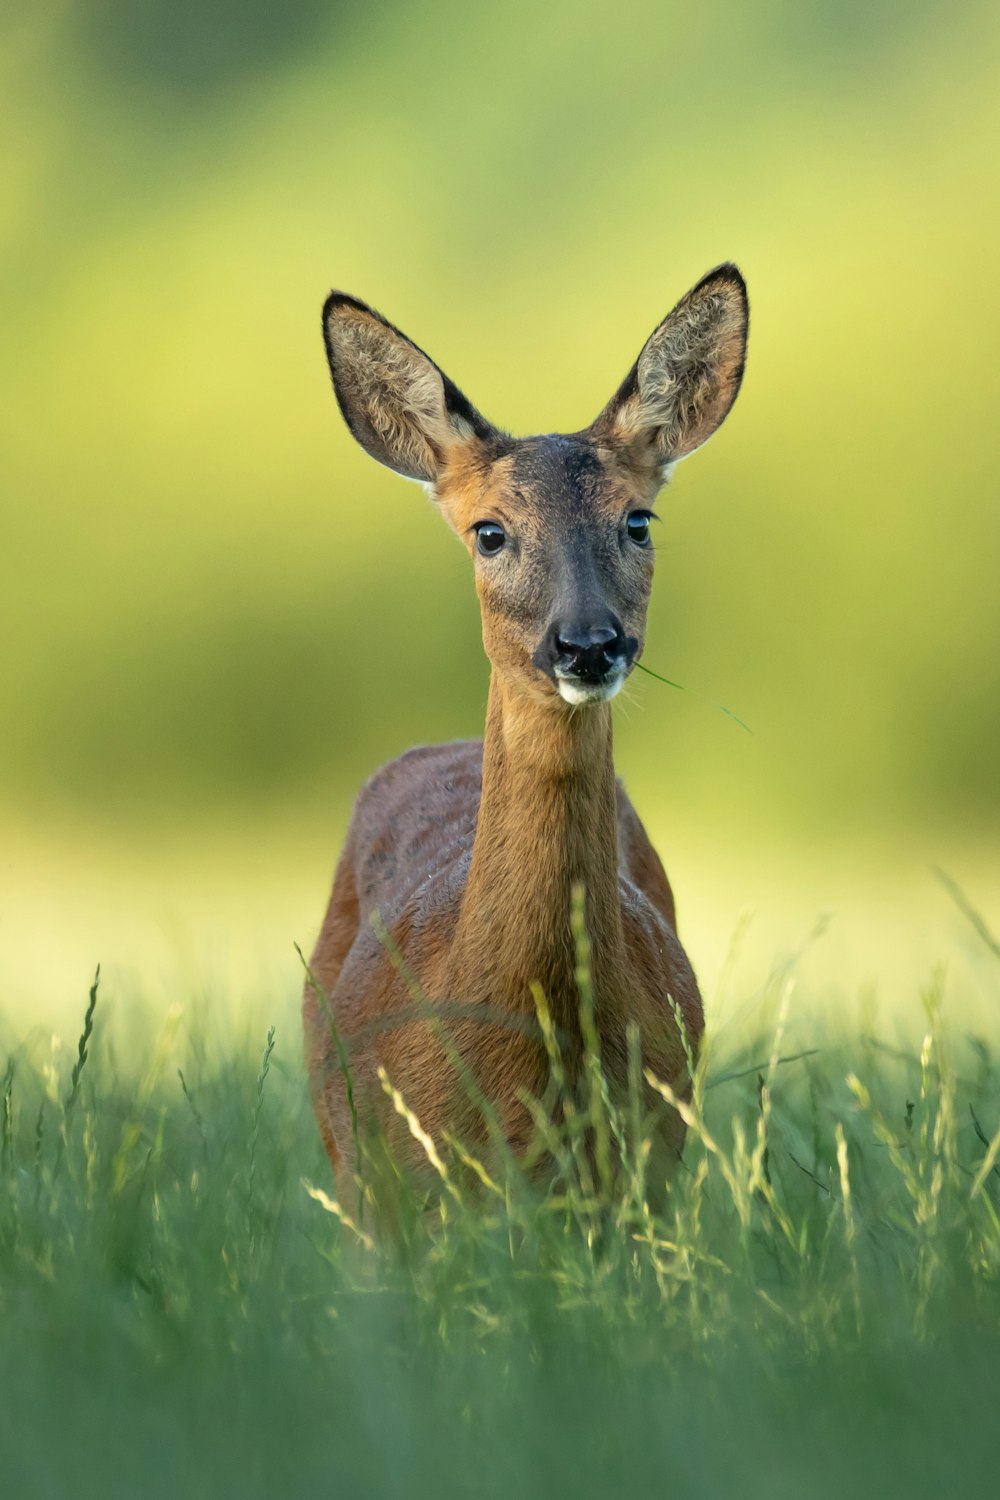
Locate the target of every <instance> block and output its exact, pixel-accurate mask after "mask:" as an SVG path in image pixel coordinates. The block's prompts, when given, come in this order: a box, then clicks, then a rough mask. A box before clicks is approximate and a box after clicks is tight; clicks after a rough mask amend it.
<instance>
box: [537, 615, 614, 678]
mask: <svg viewBox="0 0 1000 1500" xmlns="http://www.w3.org/2000/svg"><path fill="white" fill-rule="evenodd" d="M552 636H553V640H552V647H553V650H552V655H553V666H554V667H555V668H556V669H557V670H558V671H559V672H562V673H564V674H565V675H566V676H569V677H578V678H580V679H581V681H583V682H600V681H601V680H602V678H604V677H607V675H608V673H609V672H612V671H613V670H614V669H615V668H616V667H618V666H620V664H621V662H622V661H623V659H624V657H625V655H626V643H625V633H624V631H623V630H622V629H621V627H620V626H619V625H618V624H617V623H616V624H615V625H590V626H581V625H565V624H562V625H556V626H554V627H553V631H552Z"/></svg>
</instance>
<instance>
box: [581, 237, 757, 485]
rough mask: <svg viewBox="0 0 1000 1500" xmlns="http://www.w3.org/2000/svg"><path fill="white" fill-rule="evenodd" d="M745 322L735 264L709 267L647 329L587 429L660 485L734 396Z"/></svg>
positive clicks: (704, 438) (739, 376) (742, 285)
mask: <svg viewBox="0 0 1000 1500" xmlns="http://www.w3.org/2000/svg"><path fill="white" fill-rule="evenodd" d="M748 322H749V308H748V305H747V291H746V284H745V282H744V280H743V277H742V276H741V275H740V273H739V271H738V270H737V269H736V267H735V266H734V265H723V266H718V267H717V268H716V270H714V271H709V273H708V275H707V276H704V277H703V278H702V280H701V281H699V283H698V285H697V286H696V287H693V288H692V289H691V291H690V292H688V293H687V295H686V296H685V297H682V298H681V300H680V301H679V302H678V304H677V306H676V307H675V308H674V309H673V311H672V312H670V313H668V314H667V316H666V317H665V318H664V320H663V322H662V323H661V324H660V325H659V327H658V328H655V329H654V330H653V332H652V333H651V334H650V336H649V338H648V339H647V340H646V343H645V344H644V345H643V348H642V352H641V353H640V355H639V358H638V359H637V360H636V362H635V364H634V365H633V366H632V368H631V370H630V371H629V373H628V375H626V377H625V379H624V380H623V381H622V384H621V385H620V387H619V388H618V390H617V391H616V393H615V395H614V396H612V398H611V400H610V401H609V402H608V404H607V406H606V407H605V408H604V410H603V411H602V412H601V415H600V416H599V417H598V418H597V420H596V422H594V423H593V425H592V426H591V427H590V428H589V429H588V431H589V432H590V434H591V435H592V436H593V437H594V438H595V439H596V440H597V441H599V442H601V443H603V444H608V445H610V446H611V447H613V448H615V449H617V450H618V451H619V453H620V455H621V457H622V459H623V460H624V461H625V462H626V463H627V464H631V465H633V466H635V467H638V468H642V469H644V470H649V469H652V470H653V471H654V474H655V477H656V478H657V479H658V480H659V481H660V482H661V483H662V482H663V481H664V480H665V479H666V478H667V475H668V474H669V472H670V469H671V468H672V466H673V465H674V464H675V463H677V462H678V461H679V460H680V459H682V458H687V456H688V454H689V453H693V452H694V450H695V449H696V448H700V447H701V445H702V443H704V442H707V440H708V439H709V438H710V437H711V436H712V433H713V432H714V431H715V429H716V428H717V427H718V426H719V424H720V423H721V422H722V420H723V419H724V417H725V416H726V414H727V413H728V411H729V409H730V407H731V406H732V404H733V402H734V401H735V400H736V396H737V393H738V391H739V388H740V382H741V380H742V379H743V366H744V362H745V360H746V346H747V327H748Z"/></svg>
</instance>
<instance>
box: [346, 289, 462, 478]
mask: <svg viewBox="0 0 1000 1500" xmlns="http://www.w3.org/2000/svg"><path fill="white" fill-rule="evenodd" d="M323 336H324V340H325V343H326V352H327V358H328V359H329V362H330V373H331V375H332V377H333V388H334V392H335V393H336V397H337V402H338V404H339V406H340V410H341V412H342V413H343V416H344V420H345V422H346V423H347V425H348V427H349V428H350V430H351V432H352V433H353V435H354V437H355V438H356V439H357V441H358V442H359V443H360V444H361V446H362V447H363V448H364V449H365V451H366V452H367V453H369V454H370V455H371V456H372V458H375V459H377V460H378V461H379V463H382V464H385V465H387V467H388V468H390V469H394V470H395V471H396V472H397V473H398V474H403V475H405V477H406V478H408V479H417V480H420V481H421V482H423V483H433V482H434V481H435V479H436V478H437V477H438V475H439V473H440V471H441V468H442V466H443V464H444V462H445V460H446V457H447V455H448V452H449V450H450V449H451V448H452V447H453V446H454V445H455V444H456V443H461V442H466V441H468V440H469V439H470V438H472V437H473V436H480V437H481V436H485V435H486V434H487V433H489V432H490V431H491V429H490V425H489V423H488V422H486V421H485V420H484V418H482V417H481V416H480V415H479V413H478V412H477V411H476V409H475V407H473V405H472V404H471V402H469V401H468V400H466V398H465V397H464V396H463V395H462V393H461V391H460V390H459V389H458V387H457V386H456V385H454V384H453V383H452V382H451V381H450V380H449V379H448V377H447V376H446V375H445V374H444V372H443V371H442V370H440V369H439V368H438V366H437V365H436V364H435V363H434V361H433V360H432V359H431V358H430V356H429V355H427V354H425V353H424V351H423V350H422V349H420V348H419V347H418V346H417V345H416V344H414V343H413V341H412V340H411V339H408V338H407V337H406V335H405V334H404V333H402V332H401V331H400V330H399V329H398V328H396V327H395V326H394V325H393V324H392V323H390V322H388V320H387V319H385V318H383V317H382V316H381V314H380V313H377V312H375V310H374V309H373V308H371V307H369V306H368V305H367V304H366V303H364V302H359V301H358V300H357V299H356V298H354V297H349V296H347V295H346V294H345V293H343V292H331V294H330V296H329V297H328V298H327V300H326V303H325V305H324V308H323Z"/></svg>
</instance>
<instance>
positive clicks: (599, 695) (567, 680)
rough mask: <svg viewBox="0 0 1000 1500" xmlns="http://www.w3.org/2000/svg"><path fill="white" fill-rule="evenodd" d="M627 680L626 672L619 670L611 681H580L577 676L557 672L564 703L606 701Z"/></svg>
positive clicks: (557, 680)
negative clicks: (564, 675)
mask: <svg viewBox="0 0 1000 1500" xmlns="http://www.w3.org/2000/svg"><path fill="white" fill-rule="evenodd" d="M624 681H625V673H624V672H618V673H616V675H615V676H614V677H612V678H611V680H610V681H609V682H600V683H596V682H580V681H578V680H577V679H576V678H575V677H563V676H561V674H560V673H558V672H557V673H556V682H557V684H558V687H559V696H560V698H562V700H563V702H564V703H572V704H573V705H574V706H576V705H577V704H580V703H605V702H606V701H607V700H608V699H609V698H613V697H614V696H615V694H616V693H617V691H618V689H619V688H620V687H621V685H622V683H623V682H624Z"/></svg>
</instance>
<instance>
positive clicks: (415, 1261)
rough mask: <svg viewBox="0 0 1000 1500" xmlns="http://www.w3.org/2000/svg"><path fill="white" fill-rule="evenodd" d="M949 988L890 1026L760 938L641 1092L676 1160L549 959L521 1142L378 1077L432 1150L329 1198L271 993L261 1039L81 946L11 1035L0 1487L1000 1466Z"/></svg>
mask: <svg viewBox="0 0 1000 1500" xmlns="http://www.w3.org/2000/svg"><path fill="white" fill-rule="evenodd" d="M969 915H970V917H971V918H972V921H973V922H974V923H975V924H976V926H977V927H978V932H977V933H971V931H970V935H971V936H972V937H973V938H974V940H975V941H976V942H977V943H978V944H979V947H980V950H981V955H982V968H981V973H982V983H983V985H984V986H985V987H987V988H990V987H994V986H995V984H996V979H997V975H996V965H997V964H998V963H1000V949H998V947H997V944H996V941H995V940H994V939H993V937H992V935H991V933H990V931H989V929H988V927H987V926H986V924H985V923H984V922H983V921H982V919H981V918H978V917H977V916H976V914H975V913H971V912H970V913H969ZM578 942H579V957H580V970H579V978H580V994H581V1023H582V1028H583V1035H584V1037H585V1038H586V1037H587V1036H590V1035H593V1033H592V1031H591V1029H590V1027H589V1025H588V1018H589V1016H590V1015H592V1009H591V1007H592V1006H593V1004H594V1003H595V1002H594V997H593V995H592V994H591V992H590V986H589V980H588V974H587V963H586V958H587V953H586V935H585V933H583V932H582V931H578ZM961 998H962V997H960V996H954V995H950V994H949V981H948V979H947V976H946V974H945V973H944V971H942V972H941V973H939V974H936V975H934V976H931V977H930V978H929V981H928V985H927V987H926V990H925V992H924V993H923V994H922V995H920V996H914V1010H915V1012H916V1013H917V1014H918V1015H919V1016H920V1018H921V1026H922V1031H923V1039H922V1041H921V1042H919V1043H918V1044H915V1045H913V1046H909V1045H906V1044H902V1045H897V1044H896V1043H894V1042H892V1041H891V1040H889V1039H887V1038H886V1036H884V1035H880V1034H879V1033H878V1028H877V1027H876V1026H875V1025H874V1024H872V1025H866V1024H864V1023H862V1022H855V1021H853V1020H852V1021H851V1023H850V1025H848V1024H847V1023H846V1022H845V1024H844V1025H843V1027H841V1028H840V1030H839V1031H838V1029H837V1027H836V1026H832V1025H831V1024H830V1023H824V1024H823V1025H822V1026H821V1025H820V1023H819V1022H815V1023H814V1022H812V1021H811V1020H810V1019H809V1007H808V996H803V995H800V994H798V993H797V991H796V974H795V964H794V962H789V963H786V964H783V965H781V966H779V967H778V968H776V970H775V972H774V974H773V975H772V977H771V980H770V981H769V983H768V985H767V992H766V993H765V994H763V995H761V996H758V997H757V1003H756V1004H755V1005H754V1006H753V1007H752V1008H751V1017H752V1019H751V1020H750V1021H749V1022H747V1023H746V1024H744V1026H743V1028H742V1030H741V1031H740V1033H739V1036H738V1037H736V1038H733V1037H732V1036H730V1035H728V1033H727V1035H726V1037H725V1038H723V1039H720V1038H719V1037H717V1036H714V1035H713V1033H712V1031H711V1029H710V1030H709V1033H708V1035H707V1038H706V1043H705V1046H704V1048H703V1050H702V1053H701V1056H700V1058H699V1059H698V1061H697V1063H696V1064H694V1065H693V1068H692V1072H693V1082H692V1087H691V1089H690V1097H689V1099H686V1100H685V1099H683V1098H677V1097H675V1096H673V1095H672V1094H671V1091H670V1090H669V1088H666V1087H663V1088H661V1089H659V1090H658V1091H657V1093H656V1097H657V1098H658V1099H659V1100H660V1101H661V1106H662V1108H663V1109H670V1108H679V1109H681V1110H682V1112H683V1113H684V1115H685V1118H686V1120H687V1124H688V1131H687V1143H686V1146H685V1150H684V1155H683V1159H682V1161H681V1163H680V1164H679V1166H678V1168H677V1169H676V1171H675V1173H674V1174H673V1176H672V1178H671V1180H670V1182H669V1184H667V1186H666V1188H665V1189H664V1185H663V1184H662V1183H658V1182H655V1181H651V1180H650V1176H649V1172H648V1170H647V1167H648V1158H649V1138H650V1131H651V1129H652V1128H653V1122H652V1120H651V1118H650V1117H649V1116H648V1115H647V1114H646V1113H645V1109H646V1106H645V1104H642V1103H640V1101H641V1100H642V1099H643V1098H644V1097H646V1098H648V1094H647V1093H646V1092H645V1091H644V1090H643V1089H642V1087H641V1070H642V1059H641V1057H640V1056H639V1053H638V1047H637V1046H635V1045H634V1046H633V1055H632V1064H633V1068H632V1072H633V1079H632V1082H633V1087H632V1089H631V1091H630V1098H629V1100H628V1101H626V1102H625V1103H624V1104H622V1103H618V1104H616V1103H614V1102H612V1101H611V1099H610V1098H609V1096H608V1092H607V1090H606V1088H605V1086H604V1080H603V1075H602V1071H601V1062H600V1056H599V1054H598V1052H597V1050H596V1047H594V1046H592V1045H591V1046H589V1047H587V1049H586V1055H585V1063H584V1068H583V1073H582V1078H581V1081H580V1083H579V1085H578V1086H571V1085H570V1083H568V1082H567V1080H566V1077H565V1074H564V1072H563V1067H562V1054H561V1048H560V1041H559V1037H558V1036H557V1035H556V1034H555V1032H554V1031H553V1029H552V1027H551V1024H550V1023H549V1021H548V1017H547V1012H546V1008H545V1004H544V997H543V996H541V995H538V996H537V999H538V1005H539V1031H540V1037H541V1039H542V1043H543V1044H544V1045H545V1046H546V1047H547V1049H548V1055H549V1062H550V1073H551V1082H550V1087H549V1090H548V1091H547V1093H546V1096H545V1098H544V1099H542V1100H539V1101H537V1102H536V1104H535V1105H534V1112H535V1118H536V1120H537V1124H538V1138H537V1145H536V1148H535V1150H534V1152H533V1153H531V1154H530V1156H533V1157H534V1158H535V1159H534V1160H533V1161H532V1160H531V1159H530V1156H529V1160H527V1161H519V1162H515V1161H513V1160H511V1159H509V1158H508V1157H507V1155H506V1153H505V1152H504V1149H503V1146H502V1143H501V1142H500V1141H499V1140H496V1139H492V1140H491V1144H490V1146H489V1149H488V1150H486V1151H483V1150H482V1149H478V1148H477V1150H476V1151H472V1150H471V1149H470V1148H469V1147H468V1146H467V1145H466V1143H463V1142H461V1141H458V1140H448V1141H445V1142H437V1143H435V1142H432V1141H430V1140H429V1139H427V1138H426V1137H423V1135H422V1131H421V1126H420V1122H419V1121H418V1120H417V1119H416V1118H415V1117H413V1116H412V1114H410V1113H409V1110H408V1106H407V1104H406V1101H405V1099H403V1098H402V1097H400V1096H399V1094H398V1093H396V1092H395V1090H394V1086H393V1083H392V1080H391V1079H389V1078H386V1079H385V1080H384V1086H385V1088H386V1091H387V1095H388V1097H389V1098H390V1099H391V1101H392V1104H393V1107H394V1108H395V1109H397V1110H399V1111H400V1113H401V1114H402V1115H403V1116H404V1118H405V1119H406V1120H407V1123H408V1125H409V1128H410V1130H411V1131H412V1132H413V1133H414V1135H415V1137H416V1138H417V1139H418V1140H422V1142H423V1146H424V1155H425V1156H426V1163H427V1166H426V1174H425V1175H424V1176H423V1177H422V1179H421V1180H420V1181H419V1182H407V1181H404V1180H403V1179H402V1177H401V1176H399V1174H398V1173H395V1172H394V1170H393V1168H392V1166H391V1164H389V1165H386V1164H385V1163H384V1162H381V1164H380V1167H379V1173H378V1176H377V1178H375V1177H373V1178H372V1179H371V1180H366V1172H365V1171H363V1172H362V1173H360V1174H359V1178H358V1181H357V1184H356V1187H357V1192H356V1194H354V1193H352V1195H351V1201H349V1202H338V1201H337V1200H336V1198H335V1196H334V1191H335V1190H334V1185H333V1179H332V1174H331V1173H330V1170H329V1165H328V1163H327V1161H326V1158H325V1156H324V1154H323V1152H322V1148H321V1146H320V1143H319V1138H318V1133H317V1130H316V1126H315V1122H314V1120H313V1117H312V1112H311V1108H310V1105H309V1101H308V1089H307V1084H306V1079H305V1074H304V1068H303V1064H302V1060H301V1044H300V1037H299V1034H298V1030H297V1027H296V1024H295V1015H294V1008H293V1006H292V1005H291V1004H290V1003H289V1001H288V998H287V997H285V998H283V999H282V1001H281V1004H280V1007H279V1009H280V1014H281V1024H280V1025H277V1026H276V1027H273V1028H271V1029H268V1030H266V1031H265V1032H263V1033H262V1034H260V1035H259V1036H253V1037H251V1036H249V1035H245V1034H244V1035H234V1034H233V1032H232V1029H231V1028H230V1027H227V1026H223V1025H221V1024H217V1023H216V1022H214V1021H213V1006H212V1000H211V997H208V998H207V999H206V998H202V999H201V1000H199V1001H197V1002H196V1001H194V1000H192V1002H191V1003H190V1004H189V1005H187V1006H186V1008H184V1009H181V1007H180V1005H178V1007H177V1008H176V1009H175V1010H172V1011H171V1012H170V1013H168V1014H167V1015H166V1017H165V1018H164V1016H163V1015H160V1016H159V1017H156V1018H154V1017H152V1016H147V1015H145V1014H144V1012H143V1009H142V1002H141V997H140V996H139V995H138V994H134V993H133V994H128V995H122V994H119V995H118V996H117V997H115V998H114V999H112V1000H110V1001H109V1000H108V999H106V997H105V992H104V991H103V990H102V987H101V981H100V977H99V976H97V977H96V978H95V979H94V981H93V984H92V986H91V988H90V989H89V994H88V991H87V985H86V983H84V984H83V985H82V986H81V1009H80V1027H79V1036H78V1039H77V1038H73V1039H72V1042H70V1041H60V1040H59V1039H54V1038H53V1037H52V1036H51V1034H49V1033H46V1032H43V1031H41V1030H36V1031H33V1032H31V1033H30V1034H28V1035H23V1036H21V1037H19V1038H18V1037H15V1036H13V1035H11V1034H10V1033H9V1030H8V1031H4V1032H3V1033H2V1034H0V1038H2V1047H3V1051H2V1053H0V1079H2V1084H0V1115H2V1152H0V1474H2V1491H3V1494H4V1495H5V1496H7V1497H10V1500H36V1497H37V1500H41V1497H50V1496H52V1497H57V1496H58V1497H62V1496H67V1497H69V1496H80V1497H83V1496H87V1497H89V1496H95V1497H97V1496H101V1497H118V1496H123V1497H124V1496H130V1497H131V1496H143V1497H146V1496H148V1497H151V1500H153V1497H159V1496H170V1497H177V1496H185V1497H191V1500H195V1497H202V1496H204V1497H206V1500H207V1497H212V1500H222V1497H229V1496H233V1497H240V1500H252V1497H256V1496H265V1495H267V1496H278V1495H280V1496H299V1495H302V1496H306V1495H309V1496H315V1495H321V1494H322V1495H331V1496H332V1495H352V1496H355V1495H356V1496H367V1495H371V1496H400V1497H404V1496H406V1497H410V1496H424V1495H428V1496H430V1495H434V1496H442V1495H443V1496H449V1495H455V1496H480V1495H482V1496H494V1495H496V1496H501V1495H502V1496H516V1497H521V1500H524V1497H528V1496H532V1497H533V1496H562V1495H573V1496H604V1495H619V1494H630V1495H650V1496H675V1495H676V1496H683V1497H691V1496H701V1495H704V1496H716V1495H733V1496H757V1495H761V1496H764V1495H768V1496H775V1495H778V1496H784V1495H788V1496H793V1495H794V1496H817V1497H822V1496H827V1495H830V1496H833V1495H837V1496H842V1495H844V1494H853V1495H873V1496H875V1495H877V1496H897V1495H898V1496H900V1497H903V1496H905V1497H911V1500H912V1497H916V1496H923V1495H927V1496H931V1495H934V1496H951V1495H979V1494H993V1493H995V1492H996V1485H997V1482H998V1481H997V1473H998V1450H997V1433H998V1415H997V1414H998V1410H1000V1403H998V1377H1000V1218H998V1210H1000V1068H998V1063H997V1059H996V1057H995V1055H994V1052H993V1050H992V1047H991V1042H990V1039H989V1038H987V1037H984V1036H980V1035H972V1034H966V1032H965V1031H963V1029H962V1028H961V1026H960V1025H958V1024H956V1023H954V1022H950V1021H949V1019H948V1017H949V1013H951V1012H953V1011H954V1012H955V1013H960V1006H959V1002H960V1001H961ZM598 1003H599V999H598ZM711 1009H712V1007H711V1005H710V1006H709V1010H710V1012H711ZM797 1017H798V1019H796V1018H797ZM803 1017H804V1019H803ZM427 1023H428V1024H431V1025H440V1024H441V1023H440V1022H437V1021H436V1020H435V1019H434V1018H433V1017H429V1018H428V1022H427ZM793 1033H794V1041H793V1040H792V1038H793ZM803 1040H804V1041H806V1042H807V1043H808V1045H802V1042H803ZM470 1087H474V1084H471V1083H470ZM486 1114H487V1117H488V1109H487V1111H486ZM489 1125H490V1122H489V1119H488V1118H487V1120H486V1135H487V1138H490V1136H489ZM368 1157H369V1159H371V1160H374V1153H372V1152H369V1153H368ZM366 1171H367V1169H366ZM373 1184H374V1185H373ZM373 1195H374V1196H378V1195H381V1202H382V1203H385V1202H386V1201H387V1197H388V1198H390V1199H391V1202H392V1220H393V1226H394V1228H393V1232H392V1233H391V1234H385V1233H383V1234H381V1235H378V1236H377V1235H376V1234H375V1233H374V1229H375V1223H374V1217H375V1214H374V1206H373V1201H372V1200H373Z"/></svg>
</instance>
